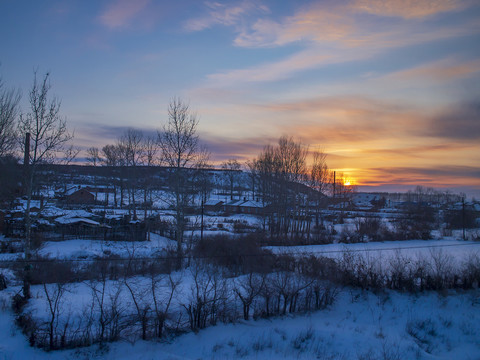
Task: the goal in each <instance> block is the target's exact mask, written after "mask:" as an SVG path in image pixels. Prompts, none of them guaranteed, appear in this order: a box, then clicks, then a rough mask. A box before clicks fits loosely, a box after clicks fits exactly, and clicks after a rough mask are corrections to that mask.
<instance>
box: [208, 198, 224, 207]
mask: <svg viewBox="0 0 480 360" xmlns="http://www.w3.org/2000/svg"><path fill="white" fill-rule="evenodd" d="M221 204H223V201H222V200H213V199H210V200H207V201H206V202H205V205H209V206H215V205H221Z"/></svg>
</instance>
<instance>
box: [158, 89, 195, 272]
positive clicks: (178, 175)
mask: <svg viewBox="0 0 480 360" xmlns="http://www.w3.org/2000/svg"><path fill="white" fill-rule="evenodd" d="M197 125H198V118H197V115H196V114H195V113H193V112H192V111H191V110H190V107H189V105H188V104H187V103H185V102H184V101H183V100H181V99H179V98H174V99H172V100H171V101H170V104H169V106H168V122H167V123H166V124H165V125H164V126H163V129H162V131H159V132H158V141H159V145H160V149H161V152H162V160H163V162H164V163H165V165H166V166H168V167H169V168H170V170H169V175H170V179H169V186H170V192H171V193H172V195H173V196H172V201H171V205H172V207H173V209H174V211H175V226H176V240H177V256H178V261H177V266H178V268H180V267H181V265H182V257H183V248H182V244H183V236H184V231H185V210H186V208H187V206H188V204H189V203H190V201H191V199H192V194H191V192H190V191H189V186H190V175H191V169H193V168H194V167H195V165H196V160H197V157H198V153H197V151H198V136H197Z"/></svg>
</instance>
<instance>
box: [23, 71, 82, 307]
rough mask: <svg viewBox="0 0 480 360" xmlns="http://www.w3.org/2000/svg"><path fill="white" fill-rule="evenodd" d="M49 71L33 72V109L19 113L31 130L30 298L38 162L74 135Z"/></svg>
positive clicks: (51, 157)
mask: <svg viewBox="0 0 480 360" xmlns="http://www.w3.org/2000/svg"><path fill="white" fill-rule="evenodd" d="M50 89H51V85H50V74H49V73H48V72H47V73H46V74H45V75H44V76H43V78H42V79H41V80H39V79H38V78H37V72H36V71H35V72H34V76H33V85H32V88H31V90H30V93H29V103H30V112H28V113H27V114H23V115H21V116H20V120H19V126H18V129H19V133H20V134H22V135H25V134H27V133H28V134H30V139H31V140H30V149H26V151H27V152H28V153H29V156H27V157H26V159H27V160H28V161H27V163H26V164H25V167H26V176H25V181H26V195H27V205H26V210H25V241H24V248H25V261H26V264H27V266H26V269H25V275H24V286H23V295H24V297H25V298H30V267H29V265H28V261H29V260H30V252H31V227H32V219H31V214H30V206H31V200H32V191H33V186H34V183H35V180H36V175H37V170H38V165H39V164H42V163H49V162H55V161H56V160H57V159H59V158H60V157H61V156H62V155H63V154H62V153H63V152H64V151H65V150H68V148H66V144H67V142H68V141H69V140H71V139H72V138H73V135H72V134H71V133H70V132H69V131H68V129H67V121H66V119H65V118H64V117H62V116H61V115H60V100H58V99H57V98H56V97H50V96H49V91H50Z"/></svg>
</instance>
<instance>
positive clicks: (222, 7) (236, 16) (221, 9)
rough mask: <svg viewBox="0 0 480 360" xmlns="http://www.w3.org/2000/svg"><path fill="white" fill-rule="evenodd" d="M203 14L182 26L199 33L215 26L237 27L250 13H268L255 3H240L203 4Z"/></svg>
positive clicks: (265, 8)
mask: <svg viewBox="0 0 480 360" xmlns="http://www.w3.org/2000/svg"><path fill="white" fill-rule="evenodd" d="M205 7H206V12H205V14H203V15H201V16H199V17H196V18H193V19H189V20H187V21H186V22H184V24H183V28H184V29H185V30H187V31H201V30H205V29H208V28H211V27H213V26H216V25H223V26H237V25H239V24H240V23H241V22H242V20H243V19H244V18H245V17H246V16H247V15H250V14H252V13H257V12H262V13H266V12H268V8H267V7H266V6H264V5H261V4H259V3H258V2H256V1H247V0H244V1H240V2H237V3H235V4H233V5H232V4H222V3H219V2H210V1H207V2H205Z"/></svg>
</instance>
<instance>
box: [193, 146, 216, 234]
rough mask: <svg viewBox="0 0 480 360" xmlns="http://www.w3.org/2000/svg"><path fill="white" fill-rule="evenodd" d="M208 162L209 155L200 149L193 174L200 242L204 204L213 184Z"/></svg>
mask: <svg viewBox="0 0 480 360" xmlns="http://www.w3.org/2000/svg"><path fill="white" fill-rule="evenodd" d="M209 160H210V153H209V152H208V150H207V149H206V148H202V149H201V150H200V151H199V156H198V159H197V165H196V168H197V171H196V174H195V187H196V191H197V192H198V194H199V196H200V240H203V229H204V215H205V203H206V202H207V200H208V198H209V196H210V193H211V192H212V190H213V183H212V179H211V177H210V174H209V170H210V169H211V168H212V166H211V165H210V163H209Z"/></svg>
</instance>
